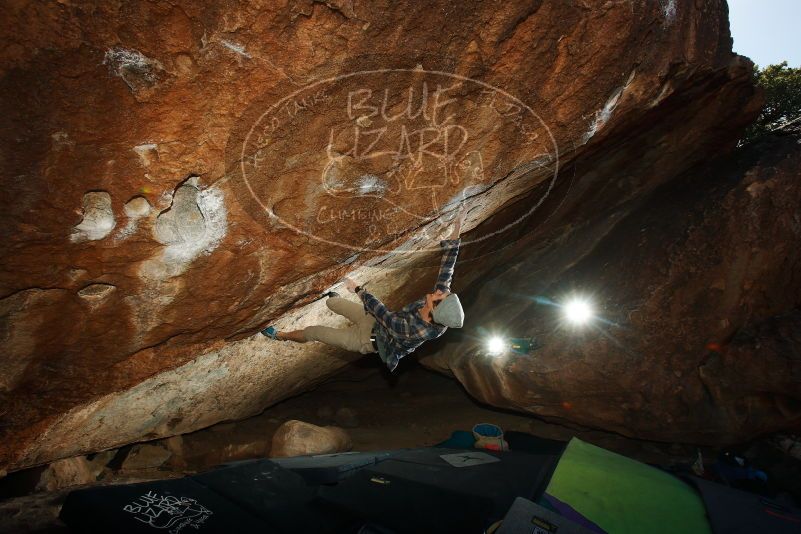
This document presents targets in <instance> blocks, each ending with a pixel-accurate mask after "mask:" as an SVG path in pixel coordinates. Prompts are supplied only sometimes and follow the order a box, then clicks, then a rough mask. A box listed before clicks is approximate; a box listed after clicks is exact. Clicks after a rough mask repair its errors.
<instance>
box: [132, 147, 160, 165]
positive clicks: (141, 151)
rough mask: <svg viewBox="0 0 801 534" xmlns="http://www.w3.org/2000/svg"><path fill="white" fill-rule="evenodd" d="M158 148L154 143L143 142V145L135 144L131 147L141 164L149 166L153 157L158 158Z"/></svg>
mask: <svg viewBox="0 0 801 534" xmlns="http://www.w3.org/2000/svg"><path fill="white" fill-rule="evenodd" d="M158 148H159V147H158V145H156V144H153V143H145V144H143V145H136V146H135V147H133V151H134V152H136V155H137V156H139V161H141V162H142V166H143V167H149V166H150V164H151V163H152V162H153V159H156V160H158V158H159V153H158Z"/></svg>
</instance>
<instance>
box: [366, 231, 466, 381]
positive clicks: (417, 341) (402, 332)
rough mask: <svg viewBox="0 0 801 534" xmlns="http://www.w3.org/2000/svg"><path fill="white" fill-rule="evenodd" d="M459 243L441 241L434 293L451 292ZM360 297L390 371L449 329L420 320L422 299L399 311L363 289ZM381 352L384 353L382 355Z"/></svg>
mask: <svg viewBox="0 0 801 534" xmlns="http://www.w3.org/2000/svg"><path fill="white" fill-rule="evenodd" d="M460 244H461V240H460V239H444V240H442V241H440V247H441V248H442V249H443V255H442V263H441V264H440V268H439V276H437V283H436V285H435V286H434V290H437V289H441V290H442V291H450V289H451V278H453V270H454V267H455V265H456V256H458V254H459V245H460ZM359 297H361V299H362V303H363V304H364V310H365V311H366V312H367V313H369V314H371V315H372V316H373V317H375V319H376V323H377V325H376V342H377V344H378V346H379V354H380V356H381V359H382V360H384V363H385V364H386V365H387V367H388V368H389V370H390V371H394V370H395V368H396V367H397V366H398V362H399V361H400V359H401V358H403V357H404V356H406V355H407V354H409V353H410V352H412V351H414V349H416V348H417V347H419V346H420V345H422V344H423V342H424V341H427V340H429V339H436V338H438V337H439V336H441V335H442V334H444V333H445V331H446V330H447V329H448V327H447V326H442V325H439V324H435V323H427V322H426V321H424V320H423V318H422V317H420V314H419V313H418V311H419V310H420V308H422V307H423V306H425V303H426V299H425V297H422V298H420V299H418V300H415V301H414V302H412V303H411V304H407V305H406V306H404V307H403V309H401V310H400V311H399V312H393V311H390V310H388V309H387V307H386V306H384V304H383V303H382V302H381V301H380V300H379V299H378V298H377V297H375V296H374V295H371V294H370V293H369V292H368V291H367V290H365V289H362V290H361V291H359ZM382 349H383V350H382ZM382 352H383V353H384V354H381V353H382Z"/></svg>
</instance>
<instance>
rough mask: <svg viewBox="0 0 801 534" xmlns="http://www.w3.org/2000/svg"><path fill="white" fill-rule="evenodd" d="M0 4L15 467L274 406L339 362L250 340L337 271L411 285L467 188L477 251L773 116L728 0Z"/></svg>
mask: <svg viewBox="0 0 801 534" xmlns="http://www.w3.org/2000/svg"><path fill="white" fill-rule="evenodd" d="M4 16H5V17H6V18H7V23H6V24H5V25H4V27H3V29H2V30H0V31H2V32H3V41H4V42H5V43H7V46H5V47H3V48H2V51H0V69H2V73H3V74H2V80H1V81H0V114H2V116H3V117H4V119H5V120H4V121H3V122H2V126H0V128H2V129H1V130H0V139H2V146H3V157H2V159H0V168H2V176H3V179H4V183H3V185H4V187H3V195H2V211H0V217H1V218H2V232H3V240H2V251H0V252H1V253H2V258H3V260H2V270H0V286H1V287H2V294H0V297H2V301H0V314H2V318H3V319H2V330H1V332H2V334H0V335H2V351H0V364H1V365H2V369H3V373H2V379H1V380H2V382H0V395H2V406H3V409H2V417H3V421H2V427H1V430H2V433H3V435H2V438H3V439H2V440H0V467H1V468H7V469H11V470H13V469H19V468H22V467H25V466H30V465H35V464H38V463H43V462H47V461H51V460H53V459H56V458H62V457H68V456H73V455H77V454H81V453H84V452H91V451H96V450H101V449H105V448H109V447H114V446H118V445H121V444H123V443H129V442H132V441H138V440H142V439H150V438H154V437H160V436H169V435H174V434H179V433H182V432H188V431H192V430H195V429H198V428H201V427H204V426H207V425H210V424H213V423H215V422H217V421H220V420H224V419H233V418H239V417H245V416H248V415H252V414H254V413H258V412H259V411H260V410H262V409H263V408H264V407H265V406H268V405H270V404H271V403H274V402H276V401H278V400H280V399H282V398H285V397H287V396H289V395H292V394H294V393H297V392H299V391H302V390H303V389H305V388H308V387H310V386H311V385H313V384H315V383H316V382H318V381H319V380H321V379H323V378H324V377H325V376H327V375H329V374H330V373H331V372H333V371H335V370H336V369H338V368H339V367H341V366H342V365H343V364H344V363H345V362H346V361H347V359H348V358H349V356H347V355H343V354H341V353H338V352H337V351H334V350H330V349H328V348H325V347H321V346H319V345H317V344H309V345H302V346H299V345H290V344H288V343H281V342H270V341H267V340H266V339H264V338H261V337H258V336H256V337H254V334H255V333H256V332H257V331H258V330H259V329H260V328H262V327H264V326H265V325H267V324H271V323H272V324H276V325H278V326H279V327H280V328H294V327H302V326H306V325H308V324H313V323H315V322H318V321H325V322H326V323H327V324H336V323H335V319H332V318H331V317H330V316H328V315H327V314H326V311H325V309H324V307H323V306H321V304H320V303H319V302H317V301H316V299H317V297H318V296H319V294H320V292H321V291H323V290H325V289H326V288H328V287H329V286H331V284H333V283H334V282H336V281H337V280H339V279H340V278H341V277H342V276H343V275H345V274H350V275H351V276H352V277H354V278H355V279H357V280H358V281H359V282H362V283H368V284H370V287H371V289H372V290H373V292H374V293H376V294H379V295H381V296H383V297H384V298H385V300H386V302H387V303H388V304H389V305H391V306H395V305H403V304H405V302H406V301H407V300H408V299H410V298H416V297H418V296H419V295H420V294H421V293H422V292H423V291H426V290H428V289H430V287H429V286H430V285H431V284H430V283H429V279H430V278H431V277H432V276H433V272H434V265H435V264H436V262H437V260H438V257H437V255H436V244H437V237H438V236H440V235H442V233H443V232H445V231H446V226H447V220H448V218H449V216H450V214H452V212H453V208H454V207H455V206H456V205H457V204H458V203H464V204H465V205H466V207H467V208H468V209H469V216H468V223H467V226H468V227H469V228H470V229H472V231H471V232H470V233H468V234H467V235H466V236H465V249H464V250H465V254H466V256H465V258H469V257H471V256H470V254H472V257H473V258H478V257H483V258H487V257H493V256H494V257H501V256H498V255H497V251H498V250H499V249H502V248H503V247H505V246H507V245H508V244H510V243H513V242H515V241H516V240H518V239H520V238H521V236H523V235H525V234H531V235H539V236H550V237H549V239H554V240H556V239H562V238H563V236H566V235H569V234H572V232H573V231H574V230H575V231H578V230H579V229H580V228H581V227H582V226H583V225H587V224H589V221H595V223H594V224H598V225H601V226H604V225H606V226H610V225H613V224H614V221H615V220H617V219H619V218H621V217H623V215H625V214H626V213H627V212H628V211H629V210H630V209H631V208H632V207H633V206H634V205H636V203H637V202H638V201H639V199H644V198H645V197H647V195H649V194H650V193H651V192H652V191H653V190H654V189H655V188H656V187H657V186H659V185H660V184H663V183H665V182H667V181H669V180H671V179H673V178H675V177H676V176H678V175H679V174H680V173H681V172H683V171H685V170H686V169H688V168H690V167H692V166H693V165H695V164H696V163H698V162H699V161H701V160H704V159H708V158H709V157H710V155H711V154H713V153H717V152H721V151H723V152H725V151H727V150H729V149H730V148H731V147H732V146H733V144H734V142H735V141H736V138H737V135H738V131H739V129H740V128H741V127H742V126H743V125H744V124H746V123H747V122H748V121H749V120H750V118H751V117H752V116H753V115H754V113H755V112H756V110H757V108H758V106H759V99H758V98H757V97H756V96H755V93H754V90H753V88H752V86H751V84H750V69H751V65H750V63H748V62H747V61H744V60H743V59H742V58H739V57H737V56H734V55H732V53H731V40H730V37H729V33H728V28H727V8H726V4H725V2H723V1H722V0H720V1H709V2H704V3H703V6H702V7H697V6H696V3H695V2H691V1H689V0H659V1H653V2H629V3H605V4H603V5H597V6H593V7H586V6H583V5H578V4H577V5H573V4H569V3H565V2H560V1H528V2H516V1H512V2H499V3H487V2H462V3H458V4H453V3H451V2H434V3H431V2H426V3H419V2H379V3H370V4H362V3H358V2H328V3H319V2H307V1H297V2H294V1H293V2H286V3H263V2H257V1H240V2H229V3H227V4H225V6H204V5H202V4H199V3H192V2H177V3H171V4H167V3H161V4H152V3H146V2H127V3H123V4H119V5H116V4H109V3H106V2H89V3H82V4H80V5H72V4H46V5H40V4H38V3H28V4H26V3H24V2H16V3H13V5H12V6H10V7H9V8H8V10H7V13H6V14H5V15H4ZM521 199H525V202H520V200H521ZM516 201H517V202H516ZM615 218H617V219H615ZM575 235H580V234H579V233H576V234H575ZM547 245H549V246H555V245H556V243H555V242H552V243H548V244H547ZM542 246H546V244H544V243H542V242H537V243H536V244H533V245H532V247H535V248H537V247H542ZM470 250H472V252H468V251H470ZM576 250H578V249H576ZM563 253H564V254H565V258H569V257H570V254H571V252H569V251H563ZM572 254H575V252H573V253H572ZM574 259H578V258H577V257H574ZM565 261H566V260H565ZM491 263H492V262H489V261H486V260H482V261H473V262H464V263H463V264H460V266H459V272H458V283H457V288H459V287H467V285H466V284H469V283H470V282H471V281H475V280H479V278H480V277H481V276H482V275H483V274H484V273H485V272H486V270H487V269H488V268H489V267H490V265H491ZM458 284H465V285H462V286H459V285H458ZM571 402H573V404H574V405H576V408H575V409H574V411H577V410H578V405H577V404H576V402H574V401H572V400H571Z"/></svg>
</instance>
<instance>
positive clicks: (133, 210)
mask: <svg viewBox="0 0 801 534" xmlns="http://www.w3.org/2000/svg"><path fill="white" fill-rule="evenodd" d="M151 209H152V208H151V207H150V202H148V201H147V199H146V198H145V197H142V196H138V195H137V196H135V197H133V198H132V199H131V200H129V201H128V202H126V203H125V206H124V207H123V210H124V211H125V215H126V216H127V217H128V222H126V223H125V226H124V227H123V228H122V229H120V231H119V232H118V233H117V234H116V235H115V236H114V240H115V241H121V240H123V239H127V238H128V237H129V236H131V235H132V234H133V233H134V232H136V229H137V227H138V226H139V219H141V218H142V217H146V216H147V215H149V214H150V211H151Z"/></svg>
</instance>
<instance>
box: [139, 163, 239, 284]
mask: <svg viewBox="0 0 801 534" xmlns="http://www.w3.org/2000/svg"><path fill="white" fill-rule="evenodd" d="M196 184H197V178H190V179H189V180H187V181H186V182H184V184H183V185H181V186H180V187H179V188H178V189H177V190H176V191H175V195H174V196H173V201H172V206H170V208H168V209H167V210H165V211H163V212H161V214H159V216H158V218H157V219H156V223H155V225H154V227H153V236H154V237H155V238H156V240H157V241H158V242H160V243H162V244H164V245H166V246H165V247H164V249H163V250H162V252H160V253H159V254H158V256H156V257H154V258H151V259H149V260H148V261H146V262H145V263H144V264H143V265H142V268H141V269H140V274H141V275H142V277H144V278H148V279H156V280H164V279H166V278H171V277H173V276H177V275H179V274H181V273H183V272H184V271H185V270H186V268H187V267H188V266H189V264H190V263H191V262H192V261H194V260H195V258H197V257H198V256H201V255H207V254H211V253H212V252H213V251H214V250H215V249H216V248H217V246H218V245H219V244H220V241H222V239H223V238H224V237H225V235H226V232H227V229H228V219H227V216H228V214H227V210H226V208H225V198H224V195H223V193H222V191H221V190H220V189H216V188H209V189H205V190H201V189H200V188H199V187H198V186H197V185H196Z"/></svg>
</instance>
